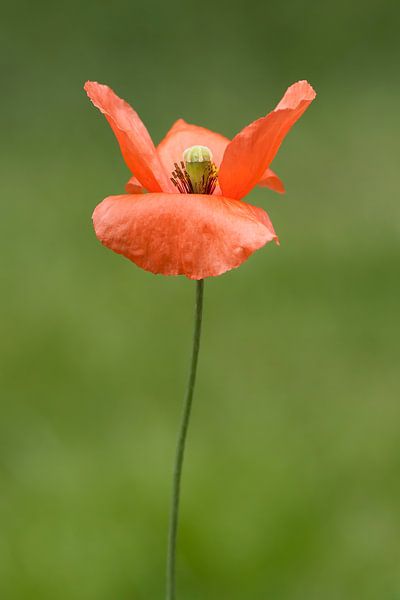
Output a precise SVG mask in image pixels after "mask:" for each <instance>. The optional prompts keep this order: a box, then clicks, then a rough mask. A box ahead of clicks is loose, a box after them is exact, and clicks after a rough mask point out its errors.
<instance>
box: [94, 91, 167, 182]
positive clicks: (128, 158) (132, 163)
mask: <svg viewBox="0 0 400 600" xmlns="http://www.w3.org/2000/svg"><path fill="white" fill-rule="evenodd" d="M85 91H86V93H87V95H88V96H89V98H90V100H91V101H92V102H93V104H94V105H95V106H96V107H97V108H98V109H99V110H100V111H101V112H102V113H103V114H104V116H105V117H106V119H107V121H108V122H109V124H110V126H111V129H112V130H113V132H114V134H115V136H116V138H117V140H118V143H119V146H120V148H121V152H122V156H123V157H124V160H125V162H126V164H127V166H128V168H129V169H130V170H131V171H132V173H135V175H136V177H137V178H138V180H139V181H140V183H141V184H142V186H143V187H145V188H146V189H148V190H149V191H151V192H160V191H173V190H174V187H173V185H172V183H171V181H170V180H169V176H168V175H167V173H165V171H164V169H163V167H162V165H161V163H160V159H159V158H158V155H157V152H156V149H155V147H154V144H153V141H152V139H151V137H150V134H149V132H148V131H147V129H146V127H145V125H144V124H143V123H142V121H141V119H140V117H139V116H138V114H137V113H136V112H135V111H134V110H133V108H132V107H131V106H129V104H128V103H127V102H125V101H124V100H122V99H121V98H119V97H118V96H117V95H116V94H115V93H114V92H113V90H112V89H111V88H109V87H108V86H107V85H102V84H100V83H97V82H94V81H87V82H86V84H85Z"/></svg>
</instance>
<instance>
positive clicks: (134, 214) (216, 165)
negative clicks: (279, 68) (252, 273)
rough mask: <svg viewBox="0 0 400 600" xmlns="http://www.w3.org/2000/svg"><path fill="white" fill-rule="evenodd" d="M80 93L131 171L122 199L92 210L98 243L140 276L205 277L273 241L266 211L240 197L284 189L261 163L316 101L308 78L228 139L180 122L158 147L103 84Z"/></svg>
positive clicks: (266, 161)
mask: <svg viewBox="0 0 400 600" xmlns="http://www.w3.org/2000/svg"><path fill="white" fill-rule="evenodd" d="M85 90H86V92H87V94H88V96H89V98H90V99H91V101H92V102H93V104H94V105H95V106H96V107H97V108H98V109H99V110H100V111H101V112H102V113H103V114H104V116H105V117H106V119H107V121H108V122H109V124H110V126H111V128H112V130H113V132H114V134H115V136H116V138H117V140H118V143H119V146H120V149H121V152H122V156H123V157H124V160H125V162H126V164H127V166H128V168H129V169H130V171H131V173H132V177H131V178H130V179H129V181H128V183H127V184H126V192H127V194H122V195H118V196H109V197H108V198H106V199H105V200H103V202H101V203H100V204H99V205H98V206H97V207H96V209H95V211H94V213H93V224H94V228H95V232H96V236H97V237H98V239H99V240H100V242H101V243H102V244H104V245H105V246H107V247H108V248H110V249H111V250H114V252H117V253H118V254H122V255H123V256H125V257H126V258H129V259H130V260H131V261H133V262H134V263H135V264H136V265H138V266H139V267H141V268H142V269H145V270H146V271H150V272H152V273H160V274H163V275H186V277H189V278H190V279H204V278H205V277H212V276H216V275H221V274H222V273H225V272H226V271H229V270H230V269H234V268H235V267H238V266H240V265H241V264H242V263H243V262H244V261H245V260H246V259H247V258H249V256H250V255H251V254H253V252H255V251H256V250H258V249H259V248H261V247H262V246H264V245H265V244H267V243H268V242H270V241H272V240H274V241H275V242H276V243H278V238H277V235H276V233H275V231H274V228H273V226H272V223H271V221H270V219H269V217H268V214H267V213H266V212H265V211H264V210H263V209H262V208H258V207H255V206H252V205H251V204H248V203H247V202H243V200H242V199H243V198H244V197H245V196H246V195H247V194H248V193H249V192H250V191H251V190H252V189H253V188H254V187H255V186H256V185H260V186H263V187H269V188H271V189H272V190H275V191H277V192H280V193H283V192H284V187H283V183H282V182H281V180H280V179H279V177H278V176H277V175H276V174H275V173H274V172H273V171H272V170H271V169H270V168H269V166H270V164H271V163H272V161H273V159H274V157H275V155H276V153H277V151H278V149H279V147H280V145H281V143H282V141H283V139H284V138H285V136H286V134H287V133H288V132H289V130H290V129H291V127H292V126H293V125H294V123H295V122H296V121H297V120H298V119H299V118H300V117H301V115H302V114H303V113H304V111H305V110H306V109H307V108H308V106H309V105H310V104H311V102H312V101H313V100H314V98H315V92H314V90H313V88H312V87H311V86H310V84H309V83H307V81H299V82H298V83H295V84H294V85H292V86H291V87H289V89H288V90H287V91H286V93H285V95H284V96H283V98H282V100H281V101H280V102H279V104H278V105H277V107H276V108H275V109H274V110H273V111H272V112H270V113H269V114H267V115H266V116H265V117H261V118H260V119H258V120H257V121H254V122H253V123H251V124H250V125H248V126H247V127H245V128H244V129H243V130H242V131H241V132H240V133H238V134H237V135H236V136H235V137H234V138H233V140H231V141H230V140H229V139H228V138H226V137H224V136H222V135H220V134H218V133H214V132H212V131H209V130H208V129H205V128H203V127H198V126H196V125H190V124H189V123H186V122H185V121H184V120H183V119H179V120H178V121H176V123H175V124H174V125H173V126H172V128H171V129H170V131H169V132H168V133H167V135H166V136H165V138H164V139H163V140H162V141H161V143H160V144H159V145H158V146H157V148H156V147H155V146H154V144H153V141H152V139H151V137H150V134H149V132H148V131H147V129H146V127H145V125H144V124H143V122H142V121H141V120H140V118H139V116H138V115H137V113H136V112H135V111H134V110H133V108H131V107H130V106H129V104H127V103H126V102H125V101H124V100H122V99H121V98H119V97H118V96H117V95H116V94H115V93H114V92H113V91H112V90H111V89H110V88H109V87H108V86H106V85H102V84H99V83H96V82H92V81H88V82H87V83H86V84H85ZM142 192H147V193H146V194H143V193H142Z"/></svg>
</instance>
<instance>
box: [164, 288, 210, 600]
mask: <svg viewBox="0 0 400 600" xmlns="http://www.w3.org/2000/svg"><path fill="white" fill-rule="evenodd" d="M203 290H204V280H203V279H200V281H198V282H197V287H196V307H195V314H194V332H193V348H192V360H191V364H190V374H189V383H188V387H187V391H186V396H185V402H184V406H183V414H182V421H181V426H180V430H179V436H178V443H177V446H176V457H175V467H174V480H173V486H172V505H171V516H170V522H169V536H168V554H167V593H166V600H175V563H176V539H177V533H178V516H179V500H180V488H181V479H182V465H183V458H184V454H185V443H186V436H187V431H188V426H189V420H190V413H191V409H192V400H193V392H194V386H195V382H196V371H197V359H198V357H199V347H200V334H201V321H202V316H203Z"/></svg>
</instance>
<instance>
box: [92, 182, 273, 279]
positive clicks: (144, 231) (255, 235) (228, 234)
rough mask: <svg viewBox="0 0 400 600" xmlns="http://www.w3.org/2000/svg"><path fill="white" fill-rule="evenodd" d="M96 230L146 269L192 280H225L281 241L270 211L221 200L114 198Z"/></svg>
mask: <svg viewBox="0 0 400 600" xmlns="http://www.w3.org/2000/svg"><path fill="white" fill-rule="evenodd" d="M93 224H94V228H95V231H96V235H97V237H98V239H99V240H100V241H101V243H102V244H104V245H105V246H107V248H110V249H111V250H113V251H114V252H117V253H118V254H123V255H124V256H125V257H126V258H129V259H130V260H131V261H133V262H134V263H136V264H137V265H138V266H139V267H141V268H142V269H145V270H146V271H151V272H152V273H160V274H163V275H186V277H189V278H190V279H203V278H204V277H212V276H216V275H221V274H222V273H224V272H225V271H229V270H230V269H233V268H235V267H238V266H239V265H241V264H242V263H243V262H244V261H245V260H246V259H247V258H248V257H249V256H250V255H251V254H252V253H253V252H254V251H255V250H257V249H258V248H261V247H262V246H264V245H265V244H266V243H267V242H270V241H271V240H275V241H277V236H276V234H275V231H274V229H273V227H272V224H271V221H270V220H269V217H268V215H267V213H266V212H265V211H263V210H262V209H261V208H257V207H255V206H252V205H250V204H246V203H244V202H241V201H240V200H230V199H228V198H223V197H221V196H207V195H199V194H145V195H125V196H110V197H108V198H106V199H105V200H103V202H101V203H100V204H99V205H98V206H97V207H96V209H95V211H94V213H93Z"/></svg>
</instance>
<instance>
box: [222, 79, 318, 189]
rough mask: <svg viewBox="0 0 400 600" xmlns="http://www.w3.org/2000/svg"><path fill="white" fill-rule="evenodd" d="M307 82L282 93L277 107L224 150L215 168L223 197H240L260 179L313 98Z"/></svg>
mask: <svg viewBox="0 0 400 600" xmlns="http://www.w3.org/2000/svg"><path fill="white" fill-rule="evenodd" d="M315 95H316V94H315V92H314V90H313V88H312V87H311V85H310V84H309V83H307V81H299V82H297V83H295V84H294V85H292V86H291V87H290V88H289V89H288V90H287V91H286V93H285V95H284V97H283V98H282V100H281V101H280V102H279V104H278V106H277V107H276V108H275V110H273V111H272V112H271V113H269V114H268V115H267V116H266V117H262V118H261V119H258V120H257V121H254V122H253V123H251V124H250V125H248V126H247V127H245V128H244V129H243V130H242V131H241V132H240V133H238V134H237V135H236V136H235V137H234V138H233V140H232V141H231V142H230V144H229V145H228V146H227V148H226V150H225V154H224V157H223V160H222V164H221V168H220V171H219V184H220V186H221V190H222V193H223V194H224V196H228V197H229V198H236V199H239V198H243V197H244V196H246V194H248V193H249V192H250V190H251V189H252V188H253V187H254V186H255V185H256V184H257V183H258V182H259V181H260V179H261V177H262V174H263V172H264V171H265V169H267V168H268V167H269V165H270V164H271V162H272V160H273V159H274V157H275V155H276V153H277V151H278V149H279V146H280V145H281V143H282V141H283V139H284V138H285V136H286V134H287V133H288V132H289V130H290V129H291V127H292V126H293V125H294V124H295V122H296V121H297V119H299V118H300V117H301V115H302V114H303V113H304V111H305V110H306V109H307V107H308V106H309V105H310V104H311V102H312V101H313V100H314V98H315Z"/></svg>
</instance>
